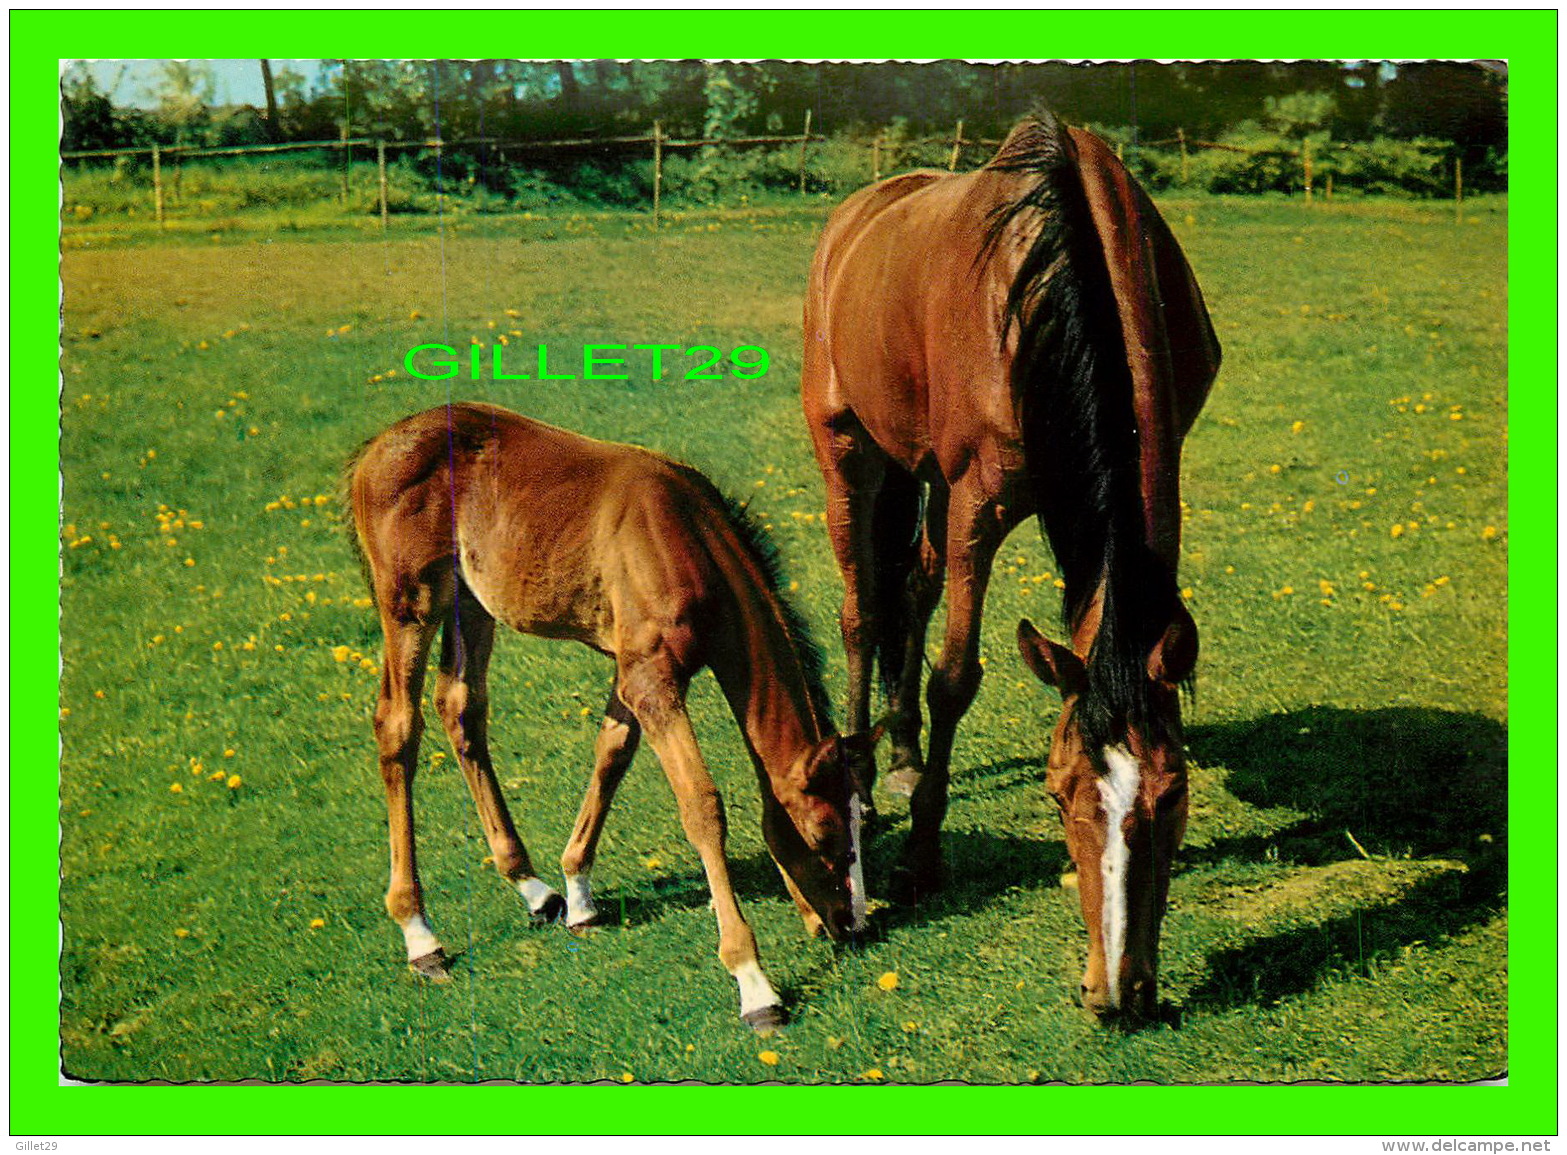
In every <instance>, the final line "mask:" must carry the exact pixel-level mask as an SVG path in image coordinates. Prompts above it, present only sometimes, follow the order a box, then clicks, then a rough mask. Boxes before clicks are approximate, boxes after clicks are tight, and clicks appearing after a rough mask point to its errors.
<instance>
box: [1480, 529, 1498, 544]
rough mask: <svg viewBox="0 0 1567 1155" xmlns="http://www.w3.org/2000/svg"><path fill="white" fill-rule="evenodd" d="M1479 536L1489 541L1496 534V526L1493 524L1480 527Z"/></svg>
mask: <svg viewBox="0 0 1567 1155" xmlns="http://www.w3.org/2000/svg"><path fill="white" fill-rule="evenodd" d="M1480 536H1481V537H1483V538H1484V539H1485V540H1486V541H1490V540H1491V539H1492V538H1493V537H1495V536H1496V526H1494V525H1488V526H1486V527H1485V528H1484V529H1482V530H1481V531H1480Z"/></svg>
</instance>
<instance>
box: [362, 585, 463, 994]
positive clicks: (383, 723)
mask: <svg viewBox="0 0 1567 1155" xmlns="http://www.w3.org/2000/svg"><path fill="white" fill-rule="evenodd" d="M380 600H381V604H382V606H383V607H385V606H387V605H389V604H393V603H391V602H389V600H388V599H387V598H386V597H385V596H383V597H382V598H381V599H380ZM437 628H438V627H437V625H436V623H435V621H432V620H429V619H425V620H420V619H418V618H415V617H413V616H412V615H408V616H406V617H403V618H399V617H397V616H395V615H394V614H392V613H390V612H387V611H386V610H383V612H382V616H381V629H382V631H383V632H384V634H385V636H386V654H385V657H384V659H383V662H382V667H381V695H380V700H379V701H378V702H377V703H376V708H375V739H376V746H377V747H378V748H379V751H380V761H381V781H382V782H383V783H384V784H385V786H386V811H387V826H388V829H389V832H390V835H391V842H392V866H391V880H390V882H389V883H388V885H387V889H386V912H387V914H389V915H391V916H392V920H393V921H394V922H396V923H397V925H398V926H399V927H400V928H401V929H402V932H403V941H404V945H405V946H406V947H407V949H408V963H409V965H410V966H411V967H413V968H414V970H416V971H418V972H419V973H421V974H423V975H426V976H428V977H429V978H433V979H436V980H444V979H445V978H446V955H445V952H444V951H443V950H442V949H441V943H440V940H439V939H437V938H436V937H435V933H434V932H433V931H432V930H431V929H430V921H429V919H428V918H427V917H426V915H425V909H424V892H423V890H422V888H421V887H420V885H419V867H418V863H417V861H416V859H415V856H414V809H413V786H414V772H415V770H416V769H417V767H418V761H419V735H420V732H421V731H422V730H423V729H424V719H423V717H422V716H421V714H420V712H419V696H420V694H421V693H422V692H423V689H424V668H425V663H426V662H427V661H428V660H429V655H430V643H431V641H432V640H433V639H434V637H435V631H436V629H437Z"/></svg>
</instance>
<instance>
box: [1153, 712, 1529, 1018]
mask: <svg viewBox="0 0 1567 1155" xmlns="http://www.w3.org/2000/svg"><path fill="white" fill-rule="evenodd" d="M1188 741H1189V744H1190V748H1191V751H1192V757H1193V759H1194V760H1195V761H1196V762H1197V764H1198V765H1201V766H1210V767H1223V768H1224V769H1225V770H1227V771H1228V775H1227V778H1226V783H1225V785H1226V787H1227V789H1228V790H1229V791H1230V792H1231V793H1232V794H1234V795H1235V797H1237V798H1239V799H1240V800H1241V801H1243V802H1247V803H1250V804H1251V805H1253V806H1257V807H1260V808H1263V809H1269V808H1274V807H1280V806H1283V807H1288V808H1289V809H1291V810H1294V811H1299V812H1301V813H1302V814H1304V815H1305V816H1306V817H1305V818H1303V819H1302V820H1300V821H1298V822H1295V823H1294V824H1292V825H1291V826H1289V827H1287V828H1285V829H1283V830H1280V831H1278V832H1276V833H1274V834H1271V835H1267V836H1246V837H1239V838H1224V839H1219V840H1217V841H1215V842H1213V843H1211V844H1210V845H1207V846H1202V847H1193V848H1187V849H1185V850H1183V851H1182V852H1181V854H1180V856H1179V862H1180V864H1181V867H1182V868H1183V869H1190V868H1191V867H1193V866H1200V865H1207V864H1216V863H1220V862H1224V861H1249V862H1261V861H1274V862H1283V863H1287V864H1296V865H1303V866H1324V865H1327V864H1329V863H1332V862H1338V861H1344V860H1346V859H1358V858H1361V857H1362V856H1363V855H1364V856H1365V857H1369V858H1371V859H1373V860H1375V859H1377V858H1382V857H1386V858H1390V859H1392V858H1443V859H1449V860H1456V861H1458V862H1460V863H1462V864H1463V865H1464V867H1465V868H1466V869H1465V870H1464V871H1463V872H1457V871H1450V872H1444V873H1442V874H1440V875H1437V876H1434V877H1430V878H1426V879H1424V880H1422V881H1420V882H1419V883H1417V884H1415V885H1414V886H1412V887H1411V888H1410V889H1408V890H1407V891H1405V892H1403V893H1402V894H1400V895H1399V897H1398V898H1397V899H1396V900H1395V901H1393V902H1392V903H1389V904H1386V905H1378V906H1375V907H1371V908H1368V909H1366V910H1364V911H1358V912H1356V913H1354V914H1350V915H1345V916H1342V917H1335V918H1330V919H1326V920H1323V921H1321V922H1317V923H1314V924H1312V925H1310V926H1306V927H1294V928H1291V929H1288V930H1284V931H1280V932H1278V933H1275V934H1270V935H1265V936H1263V937H1260V938H1257V939H1255V940H1253V941H1252V942H1249V943H1247V944H1245V945H1243V946H1240V947H1234V948H1229V949H1225V950H1222V951H1219V952H1217V953H1215V954H1214V955H1212V956H1211V957H1210V958H1209V959H1208V962H1207V965H1206V971H1207V977H1206V978H1205V979H1204V980H1203V981H1202V983H1201V984H1200V985H1199V986H1198V987H1197V988H1195V989H1194V990H1193V991H1191V992H1190V994H1189V995H1188V996H1187V998H1186V1004H1185V1005H1186V1008H1187V1009H1192V1010H1195V1009H1203V1010H1219V1009H1223V1008H1227V1007H1236V1006H1241V1005H1247V1004H1250V1005H1262V1006H1267V1005H1270V1004H1272V1003H1274V1002H1276V1001H1278V1000H1279V999H1281V998H1285V997H1287V996H1290V995H1295V994H1300V993H1303V992H1305V991H1307V990H1310V989H1311V988H1312V987H1313V986H1315V985H1316V984H1317V982H1318V981H1319V980H1320V979H1322V978H1323V977H1324V976H1325V975H1327V974H1329V973H1331V972H1349V973H1367V972H1368V968H1369V967H1370V966H1371V964H1373V963H1375V962H1376V961H1378V960H1381V959H1386V958H1391V957H1395V956H1397V955H1398V953H1399V952H1400V950H1401V948H1403V947H1405V946H1408V945H1410V944H1413V943H1415V942H1426V943H1430V942H1433V941H1436V940H1440V939H1442V938H1447V937H1452V936H1455V935H1458V934H1460V933H1462V932H1463V931H1465V930H1466V929H1468V928H1471V927H1473V926H1476V925H1478V924H1481V923H1484V922H1486V921H1488V920H1489V919H1490V918H1491V917H1492V916H1493V915H1494V914H1495V913H1496V911H1497V910H1498V909H1499V908H1500V907H1501V906H1502V904H1503V902H1504V901H1505V893H1506V883H1507V850H1506V847H1507V731H1506V729H1505V727H1503V726H1502V725H1500V724H1498V723H1497V722H1495V721H1493V720H1491V719H1489V718H1485V717H1482V716H1480V715H1476V714H1461V713H1455V712H1451V711H1445V710H1436V709H1429V708H1402V707H1401V708H1393V709H1384V710H1362V711H1355V710H1341V709H1335V708H1331V707H1311V708H1308V709H1304V710H1296V711H1291V712H1288V713H1284V714H1274V715H1270V716H1268V717H1265V718H1257V719H1251V720H1247V721H1243V722H1230V723H1223V724H1220V725H1214V726H1199V727H1193V728H1192V729H1191V731H1190V732H1189V733H1188ZM1351 839H1353V841H1351Z"/></svg>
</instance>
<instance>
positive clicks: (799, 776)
mask: <svg viewBox="0 0 1567 1155" xmlns="http://www.w3.org/2000/svg"><path fill="white" fill-rule="evenodd" d="M868 737H869V735H866V734H851V735H850V736H849V737H847V738H845V737H844V736H843V735H841V734H833V735H832V736H831V737H827V738H823V739H822V740H821V741H820V742H818V743H816V745H814V746H812V747H811V748H810V749H809V750H807V751H806V752H805V753H804V754H802V755H800V759H799V761H797V762H796V763H795V764H794V766H793V767H792V768H791V769H790V771H789V784H790V785H791V786H793V787H794V788H795V789H796V790H798V791H800V792H801V793H804V794H822V793H825V792H827V791H828V790H829V789H830V788H831V786H832V784H833V778H834V777H835V776H836V775H839V774H841V773H843V767H844V766H846V765H848V764H849V763H851V762H852V761H853V759H854V758H856V757H869V756H870V747H869V746H868V745H867V746H866V747H865V748H864V753H863V755H862V754H861V752H860V743H862V742H864V741H865V739H866V738H868Z"/></svg>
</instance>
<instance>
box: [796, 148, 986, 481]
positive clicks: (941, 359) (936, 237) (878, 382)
mask: <svg viewBox="0 0 1567 1155" xmlns="http://www.w3.org/2000/svg"><path fill="white" fill-rule="evenodd" d="M1016 184H1017V182H1016V181H1015V180H1013V179H1012V178H1011V177H1010V176H1009V175H1007V174H999V173H995V172H991V171H988V170H984V169H981V170H979V171H977V172H973V173H966V174H963V175H960V176H953V175H951V174H948V173H910V174H906V175H905V176H901V177H894V178H892V179H891V180H888V181H884V182H882V183H881V184H879V185H874V186H871V187H870V188H869V189H864V190H862V191H861V192H859V193H857V194H855V196H854V197H851V198H850V199H849V200H848V201H846V202H845V203H844V205H843V206H842V207H841V208H840V209H839V210H838V212H836V213H834V215H833V217H832V219H831V221H830V222H829V224H828V227H827V229H826V231H825V232H824V234H823V237H822V241H821V243H820V244H819V245H818V248H817V255H816V261H815V265H814V267H813V270H812V283H811V288H810V295H809V297H808V299H807V308H806V344H807V352H806V356H807V373H806V382H805V387H804V390H803V392H804V403H805V407H806V410H807V413H808V414H809V415H810V416H811V417H812V419H813V420H814V421H818V422H822V423H830V422H831V421H832V420H833V419H834V416H835V415H836V414H842V413H850V412H852V413H853V415H854V417H855V419H856V420H857V421H858V422H859V423H860V424H862V425H864V426H865V428H866V429H867V430H868V431H869V432H870V433H871V435H872V436H873V437H874V438H875V439H876V441H877V442H878V444H880V445H881V446H882V448H883V449H884V450H886V451H887V452H889V453H890V454H891V455H892V457H893V458H894V459H895V460H898V461H899V462H900V464H902V465H904V466H905V467H906V468H910V469H917V468H919V467H920V466H921V465H922V464H923V463H924V461H925V460H926V459H927V458H928V457H929V456H930V455H932V454H934V456H935V457H936V459H937V460H938V462H939V463H940V464H941V467H942V471H943V472H946V473H950V472H952V471H954V470H956V469H958V468H961V466H962V464H963V463H964V462H966V461H967V460H968V458H969V457H970V456H971V451H972V450H973V449H974V448H975V446H976V445H977V444H978V441H979V438H978V437H976V436H971V433H972V432H973V431H974V430H980V429H983V430H984V431H985V434H986V436H987V437H990V436H992V435H994V436H997V437H999V438H1000V439H1001V440H1003V441H1008V440H1015V438H1016V434H1017V430H1016V428H1015V425H1016V423H1015V419H1014V415H1013V413H1012V407H1011V404H1010V396H1009V391H1008V387H1007V379H1006V366H1005V364H1004V362H1003V360H1002V357H1001V350H1002V333H1001V329H1000V320H1001V316H1002V305H1003V304H1004V301H1005V295H1006V287H1007V284H1008V283H1009V279H1010V275H1011V273H1012V271H1013V269H1012V262H1011V261H1009V259H1008V257H1009V255H1010V254H1008V253H987V252H986V251H985V233H984V228H983V225H984V222H985V221H986V219H987V218H988V215H989V213H990V212H991V210H993V209H994V208H995V206H996V205H998V204H1000V203H1003V202H1004V200H1005V199H1006V197H1007V196H1008V195H1009V194H1010V193H1011V192H1012V191H1013V190H1014V189H1015V186H1016ZM960 412H961V414H962V419H961V420H954V418H955V417H956V416H957V414H959V413H960Z"/></svg>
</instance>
